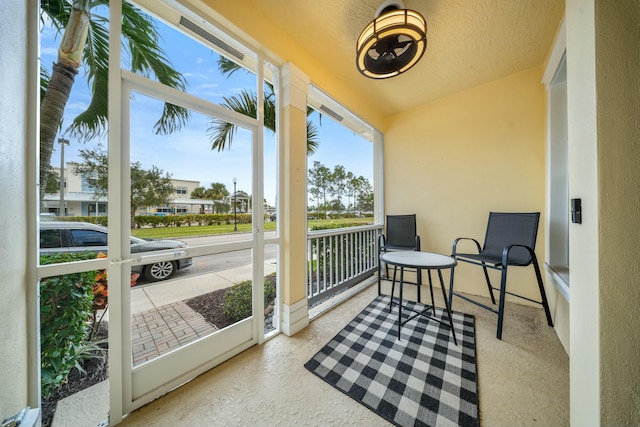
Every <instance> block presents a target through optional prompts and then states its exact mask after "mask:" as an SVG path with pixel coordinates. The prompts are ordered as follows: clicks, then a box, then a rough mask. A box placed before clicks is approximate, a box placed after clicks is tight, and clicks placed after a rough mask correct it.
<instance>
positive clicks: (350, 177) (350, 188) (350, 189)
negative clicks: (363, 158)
mask: <svg viewBox="0 0 640 427" xmlns="http://www.w3.org/2000/svg"><path fill="white" fill-rule="evenodd" d="M344 188H345V193H346V195H347V209H348V210H353V209H354V207H355V204H356V199H355V198H356V191H357V188H358V179H357V178H356V176H355V175H354V174H353V173H352V172H347V176H346V177H345V180H344ZM352 200H353V203H351V201H352Z"/></svg>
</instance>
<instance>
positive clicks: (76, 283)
mask: <svg viewBox="0 0 640 427" xmlns="http://www.w3.org/2000/svg"><path fill="white" fill-rule="evenodd" d="M94 258H95V254H93V253H59V254H47V255H42V256H41V257H40V263H41V264H43V265H44V264H56V263H61V262H71V261H80V260H86V259H94ZM95 281H96V271H88V272H83V273H72V274H66V275H64V276H56V277H48V278H46V279H43V280H42V281H41V282H40V346H41V353H40V354H41V356H40V357H41V371H42V372H41V381H42V395H43V396H45V397H47V396H49V395H51V393H53V392H54V391H55V389H56V388H58V387H60V386H61V385H62V384H64V382H65V381H66V379H67V376H68V375H69V372H70V371H71V369H73V368H74V367H76V366H78V362H79V361H80V359H82V358H83V354H84V350H85V349H86V343H85V338H86V336H87V332H88V330H89V323H88V320H89V317H90V316H91V313H92V302H93V292H92V285H93V284H94V283H95Z"/></svg>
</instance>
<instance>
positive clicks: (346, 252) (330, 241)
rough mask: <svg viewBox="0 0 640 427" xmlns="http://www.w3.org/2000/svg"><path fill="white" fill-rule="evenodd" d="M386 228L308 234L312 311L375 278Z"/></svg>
mask: <svg viewBox="0 0 640 427" xmlns="http://www.w3.org/2000/svg"><path fill="white" fill-rule="evenodd" d="M381 231H382V226H375V225H370V226H363V227H353V228H336V229H332V230H318V231H310V232H309V233H308V234H307V254H308V255H307V256H308V258H307V298H308V300H309V307H312V306H314V305H315V304H317V303H318V302H320V301H324V300H326V299H328V298H330V297H332V296H334V295H336V294H338V293H340V292H342V291H343V290H345V289H347V288H349V287H350V286H352V285H353V284H355V283H358V282H360V281H362V280H363V279H364V278H366V277H368V276H371V275H372V274H373V273H374V272H375V270H376V268H377V266H378V256H377V254H378V251H377V247H376V244H377V243H376V240H377V236H378V234H379V233H380V232H381Z"/></svg>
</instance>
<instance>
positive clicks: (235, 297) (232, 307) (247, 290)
mask: <svg viewBox="0 0 640 427" xmlns="http://www.w3.org/2000/svg"><path fill="white" fill-rule="evenodd" d="M275 297H276V275H275V273H274V274H270V275H269V276H266V277H265V278H264V308H266V307H267V306H268V305H269V303H270V302H271V301H273V299H274V298H275ZM251 301H252V296H251V280H245V281H244V282H240V283H236V284H235V285H233V286H232V287H231V288H229V290H227V292H226V293H225V294H224V298H223V300H222V310H223V312H224V314H225V316H227V317H229V318H230V319H231V320H232V321H234V322H237V321H239V320H242V319H246V318H247V317H249V316H251Z"/></svg>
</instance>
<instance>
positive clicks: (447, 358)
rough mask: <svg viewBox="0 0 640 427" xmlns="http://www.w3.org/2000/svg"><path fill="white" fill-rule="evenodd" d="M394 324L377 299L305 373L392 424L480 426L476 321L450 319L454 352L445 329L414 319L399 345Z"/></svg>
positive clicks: (466, 317) (440, 312) (461, 315)
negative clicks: (454, 337) (454, 340)
mask: <svg viewBox="0 0 640 427" xmlns="http://www.w3.org/2000/svg"><path fill="white" fill-rule="evenodd" d="M405 305H406V306H408V307H410V308H414V309H415V310H420V309H422V308H424V305H422V304H418V303H412V302H407V301H405ZM405 311H406V312H408V314H411V313H410V312H409V310H403V315H404V312H405ZM442 316H443V309H436V317H438V318H441V317H442ZM403 317H404V316H403ZM444 319H446V314H444ZM397 321H398V311H397V307H396V306H394V309H393V311H392V313H389V297H388V296H378V297H376V298H375V299H374V300H373V301H372V302H371V304H369V306H368V307H367V308H365V309H364V310H363V311H362V313H360V314H359V315H358V316H356V318H355V319H353V320H352V321H351V322H349V324H348V325H347V326H346V327H345V328H344V329H343V330H342V331H340V333H338V335H336V336H335V337H334V338H333V339H332V340H331V341H329V343H328V344H327V345H325V346H324V347H323V348H322V349H321V350H320V351H319V352H318V353H317V354H316V355H315V356H313V357H312V358H311V359H310V360H309V361H308V362H307V363H305V365H304V366H305V368H307V369H308V370H310V371H311V372H313V373H314V374H316V375H317V376H318V377H320V378H321V379H323V380H325V381H326V382H328V383H329V384H331V385H332V386H334V387H335V388H337V389H338V390H340V391H342V392H344V393H345V394H347V395H348V396H349V397H351V398H352V399H355V400H356V401H358V402H360V403H361V404H363V405H364V406H366V407H367V408H369V409H371V410H372V411H374V412H375V413H377V414H378V415H380V416H381V417H383V418H385V419H387V420H389V421H390V422H392V423H393V424H395V425H398V426H458V425H459V426H479V425H480V423H479V421H478V385H477V373H476V350H475V324H474V318H473V316H471V315H468V314H464V313H458V312H453V322H454V326H455V328H456V336H457V338H458V346H456V345H455V344H454V343H453V338H452V337H451V334H450V331H449V328H448V322H444V323H445V325H446V326H445V325H441V324H440V323H438V322H436V321H434V320H428V319H426V318H425V317H423V316H418V317H416V318H415V319H414V320H411V321H410V322H407V323H406V324H405V325H404V326H403V327H402V335H401V339H400V340H399V341H398V339H397Z"/></svg>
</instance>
